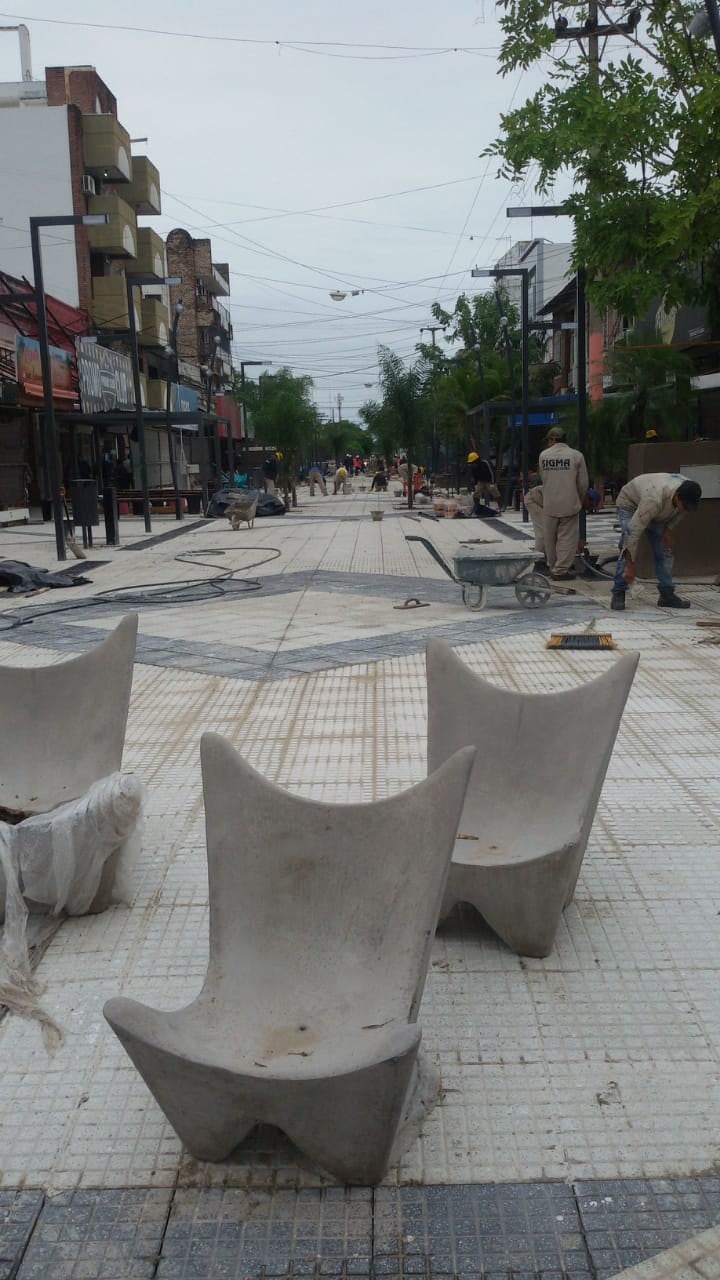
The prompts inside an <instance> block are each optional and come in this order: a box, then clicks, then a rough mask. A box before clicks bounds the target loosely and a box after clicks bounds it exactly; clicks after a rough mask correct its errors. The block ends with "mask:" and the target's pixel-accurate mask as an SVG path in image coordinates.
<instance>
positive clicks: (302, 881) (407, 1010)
mask: <svg viewBox="0 0 720 1280" xmlns="http://www.w3.org/2000/svg"><path fill="white" fill-rule="evenodd" d="M473 755H474V752H473V751H472V750H467V751H462V752H459V753H457V755H455V756H454V757H453V759H451V760H449V761H447V762H446V763H444V764H443V766H442V767H441V768H440V769H439V770H438V772H437V773H436V774H434V775H432V776H431V777H429V778H427V779H426V780H425V781H423V782H421V783H419V784H418V785H417V786H415V787H413V788H411V789H410V790H409V791H406V792H404V793H402V794H400V795H397V796H393V797H391V798H389V799H386V800H381V801H378V802H376V803H373V804H360V805H357V804H355V805H335V804H324V803H320V802H317V801H312V800H306V799H303V798H302V797H299V796H295V795H291V794H290V793H288V792H287V791H284V790H282V789H281V788H279V787H277V786H275V785H274V784H273V783H271V782H269V781H268V780H267V779H266V778H263V777H262V776H261V775H260V774H258V773H257V772H256V771H255V770H254V769H253V768H252V767H251V766H250V765H249V764H248V763H247V762H246V761H245V760H244V759H243V758H242V757H241V756H240V755H239V754H238V753H237V752H236V751H235V750H234V749H233V747H232V746H231V745H230V744H229V743H228V742H226V741H225V739H223V738H221V737H219V736H218V735H217V734H212V733H206V734H205V735H204V737H203V739H202V743H201V763H202V776H203V791H204V798H205V822H206V833H207V856H208V880H209V894H210V961H209V965H208V971H207V977H206V979H205V983H204V985H203V988H202V991H201V992H200V994H199V995H198V996H197V998H196V999H195V1000H194V1001H193V1002H192V1003H191V1004H190V1005H188V1006H187V1007H186V1008H184V1009H180V1010H178V1011H177V1012H173V1013H164V1012H160V1011H157V1010H155V1009H151V1008H149V1007H148V1006H146V1005H142V1004H140V1003H138V1002H137V1001H134V1000H128V999H124V998H118V999H114V1000H110V1001H108V1003H107V1004H106V1005H105V1016H106V1018H107V1020H108V1022H109V1023H110V1025H111V1026H112V1028H113V1029H114V1031H115V1032H116V1034H117V1035H118V1036H119V1038H120V1040H121V1041H122V1043H123V1045H124V1046H125V1049H126V1050H127V1052H128V1054H129V1056H130V1057H131V1058H132V1060H133V1062H134V1063H135V1066H136V1067H137V1069H138V1071H139V1072H140V1074H141V1075H142V1076H143V1078H144V1079H145V1081H146V1083H147V1085H148V1087H149V1088H150V1090H151V1092H152V1093H153V1094H154V1096H155V1098H156V1099H157V1102H158V1103H159V1105H160V1107H161V1108H162V1110H163V1111H164V1112H165V1115H166V1116H167V1118H168V1119H169V1121H170V1123H171V1124H172V1126H173V1128H174V1129H175V1131H176V1132H177V1134H178V1136H179V1137H180V1139H181V1141H182V1142H183V1144H184V1145H185V1146H186V1147H187V1149H188V1150H189V1151H190V1153H191V1154H192V1155H193V1156H195V1157H196V1158H197V1159H200V1160H215V1161H218V1160H224V1159H226V1158H227V1157H228V1156H229V1155H230V1154H231V1152H232V1151H233V1150H234V1149H235V1147H237V1145H238V1144H239V1143H240V1142H242V1140H243V1139H244V1138H245V1137H246V1135H247V1134H248V1133H249V1132H250V1130H251V1129H253V1128H254V1127H255V1126H256V1125H257V1124H260V1123H265V1124H272V1125H275V1126H277V1127H278V1128H280V1129H282V1130H283V1131H284V1132H285V1133H286V1134H287V1135H288V1137H289V1138H291V1140H292V1141H293V1142H294V1143H295V1144H296V1145H297V1146H298V1147H299V1148H300V1149H301V1150H302V1151H303V1152H304V1153H305V1154H306V1155H308V1156H310V1157H311V1158H312V1159H313V1160H315V1161H316V1162H317V1164H318V1165H320V1166H321V1168H323V1169H325V1170H327V1171H328V1172H329V1173H331V1174H333V1175H334V1176H335V1177H337V1178H339V1179H340V1180H341V1181H343V1182H349V1183H360V1184H372V1183H376V1182H378V1181H379V1180H380V1179H381V1178H382V1176H383V1174H384V1172H385V1170H386V1168H387V1166H388V1163H389V1161H390V1160H391V1158H392V1153H393V1150H394V1149H397V1148H396V1143H400V1142H402V1135H403V1131H404V1128H405V1125H406V1123H407V1122H408V1121H409V1120H410V1119H411V1117H412V1118H413V1119H415V1118H416V1117H417V1114H418V1111H420V1112H422V1110H423V1109H429V1107H430V1106H431V1105H432V1104H433V1102H434V1100H435V1093H436V1088H437V1085H436V1082H435V1080H434V1078H433V1077H432V1073H430V1076H429V1075H428V1072H427V1071H426V1070H425V1068H424V1067H423V1066H421V1065H420V1063H419V1059H418V1050H419V1047H420V1040H421V1031H420V1027H419V1026H418V1025H417V1017H418V1009H419V1005H420V999H421V996H422V991H423V987H424V983H425V976H426V972H427V967H428V961H429V955H430V948H431V945H432V939H433V934H434V931H435V925H436V923H437V916H438V911H439V908H440V902H441V898H442V892H443V887H444V883H445V878H446V875H447V868H448V865H449V862H450V857H451V854H452V848H453V844H454V840H455V833H456V830H457V823H458V818H459V815H460V812H461V809H462V804H463V798H464V795H465V787H466V785H467V779H468V776H469V773H470V768H471V764H472V758H473Z"/></svg>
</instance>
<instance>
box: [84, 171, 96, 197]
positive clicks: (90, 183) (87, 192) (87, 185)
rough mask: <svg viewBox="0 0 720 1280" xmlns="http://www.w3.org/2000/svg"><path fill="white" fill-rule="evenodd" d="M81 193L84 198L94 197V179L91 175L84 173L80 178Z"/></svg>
mask: <svg viewBox="0 0 720 1280" xmlns="http://www.w3.org/2000/svg"><path fill="white" fill-rule="evenodd" d="M82 191H83V195H84V196H94V195H95V179H94V178H93V176H92V174H91V173H84V174H83V176H82Z"/></svg>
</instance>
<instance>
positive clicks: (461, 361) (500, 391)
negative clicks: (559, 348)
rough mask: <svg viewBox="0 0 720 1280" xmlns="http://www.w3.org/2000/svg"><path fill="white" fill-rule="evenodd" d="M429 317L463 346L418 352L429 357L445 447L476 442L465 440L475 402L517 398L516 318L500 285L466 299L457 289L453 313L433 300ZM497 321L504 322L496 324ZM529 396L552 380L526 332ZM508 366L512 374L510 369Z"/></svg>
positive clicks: (499, 451)
mask: <svg viewBox="0 0 720 1280" xmlns="http://www.w3.org/2000/svg"><path fill="white" fill-rule="evenodd" d="M432 311H433V316H434V317H435V319H436V320H437V321H438V323H439V324H440V325H441V326H442V329H443V334H444V336H445V338H446V340H447V341H448V342H459V343H461V344H462V348H461V350H460V351H458V352H457V353H456V354H455V355H454V356H450V357H448V356H447V355H446V354H445V353H441V351H440V348H439V347H436V348H433V347H430V346H428V345H421V346H419V348H418V350H419V351H420V352H421V353H422V355H423V356H424V357H426V358H430V357H433V363H432V378H433V396H434V407H435V410H436V413H437V416H438V421H439V423H440V425H441V427H442V428H443V431H444V435H445V439H446V447H448V446H449V443H450V441H452V442H453V443H454V444H455V445H456V447H458V448H459V447H460V446H461V445H462V444H466V445H467V444H476V443H477V442H476V441H473V440H472V439H468V432H467V414H468V413H469V411H470V410H471V409H473V408H475V407H476V406H478V405H480V404H483V403H485V402H487V401H492V400H497V399H505V400H506V399H512V398H513V397H517V398H518V399H519V396H520V373H521V364H520V347H521V334H520V317H519V313H518V310H517V307H515V306H514V304H513V303H511V302H510V299H509V297H508V294H507V291H506V289H505V287H504V285H502V284H501V283H500V284H499V285H498V286H497V288H496V290H495V292H494V293H479V294H476V295H475V296H473V297H468V295H467V294H465V293H462V294H461V295H460V297H459V298H458V299H457V301H456V303H455V306H454V308H453V310H452V311H446V310H444V309H443V308H442V307H441V306H440V305H439V304H438V303H435V304H434V305H433V308H432ZM502 319H505V320H506V321H507V324H503V323H502V322H501V320H502ZM529 350H530V359H531V361H534V364H533V365H532V366H531V374H532V373H533V371H534V376H532V377H531V394H536V395H543V394H547V388H548V379H549V380H550V384H551V383H552V369H553V367H552V366H549V365H547V364H546V363H545V362H544V361H543V350H544V342H543V340H542V339H541V338H539V337H538V336H537V334H531V335H530V347H529ZM511 366H512V377H511V375H510V368H511ZM504 434H505V429H504V425H503V426H501V428H500V430H499V432H498V437H499V438H498V440H497V442H496V444H497V447H496V457H497V459H498V465H500V460H501V459H502V455H503V452H504V448H503V442H504Z"/></svg>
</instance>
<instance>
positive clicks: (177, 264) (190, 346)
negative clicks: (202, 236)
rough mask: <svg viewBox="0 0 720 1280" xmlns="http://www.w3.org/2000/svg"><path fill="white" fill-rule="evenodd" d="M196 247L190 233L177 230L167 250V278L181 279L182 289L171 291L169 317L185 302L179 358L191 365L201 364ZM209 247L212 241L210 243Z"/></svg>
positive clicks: (179, 325)
mask: <svg viewBox="0 0 720 1280" xmlns="http://www.w3.org/2000/svg"><path fill="white" fill-rule="evenodd" d="M195 243H196V242H194V241H193V238H192V236H191V235H190V233H189V232H187V231H183V230H181V229H180V228H177V229H176V230H175V231H171V232H170V234H169V236H168V238H167V241H166V244H165V247H166V251H167V266H168V275H170V276H180V277H181V279H182V284H181V285H174V286H172V287H171V289H170V314H171V316H172V317H174V314H175V304H176V303H177V302H182V304H183V307H184V310H183V312H182V315H181V316H180V321H179V323H178V357H179V359H180V360H187V361H189V362H190V363H191V364H202V363H203V360H202V359H201V356H200V350H199V345H198V344H199V334H198V323H199V321H198V297H197V290H196V288H195V280H196V276H197V269H196V265H195ZM208 243H209V241H208Z"/></svg>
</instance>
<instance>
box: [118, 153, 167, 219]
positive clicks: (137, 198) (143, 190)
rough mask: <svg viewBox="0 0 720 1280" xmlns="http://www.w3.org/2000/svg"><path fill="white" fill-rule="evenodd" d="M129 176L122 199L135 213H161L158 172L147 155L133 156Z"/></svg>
mask: <svg viewBox="0 0 720 1280" xmlns="http://www.w3.org/2000/svg"><path fill="white" fill-rule="evenodd" d="M131 174H132V176H131V178H130V181H129V182H128V184H127V186H126V187H125V188H124V189H123V199H124V200H127V202H128V204H129V205H132V207H133V209H134V210H135V212H136V213H143V214H156V213H162V207H161V202H160V174H159V173H158V171H157V169H156V168H155V165H154V164H153V163H152V161H151V160H148V158H147V156H133V157H132V170H131Z"/></svg>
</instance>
